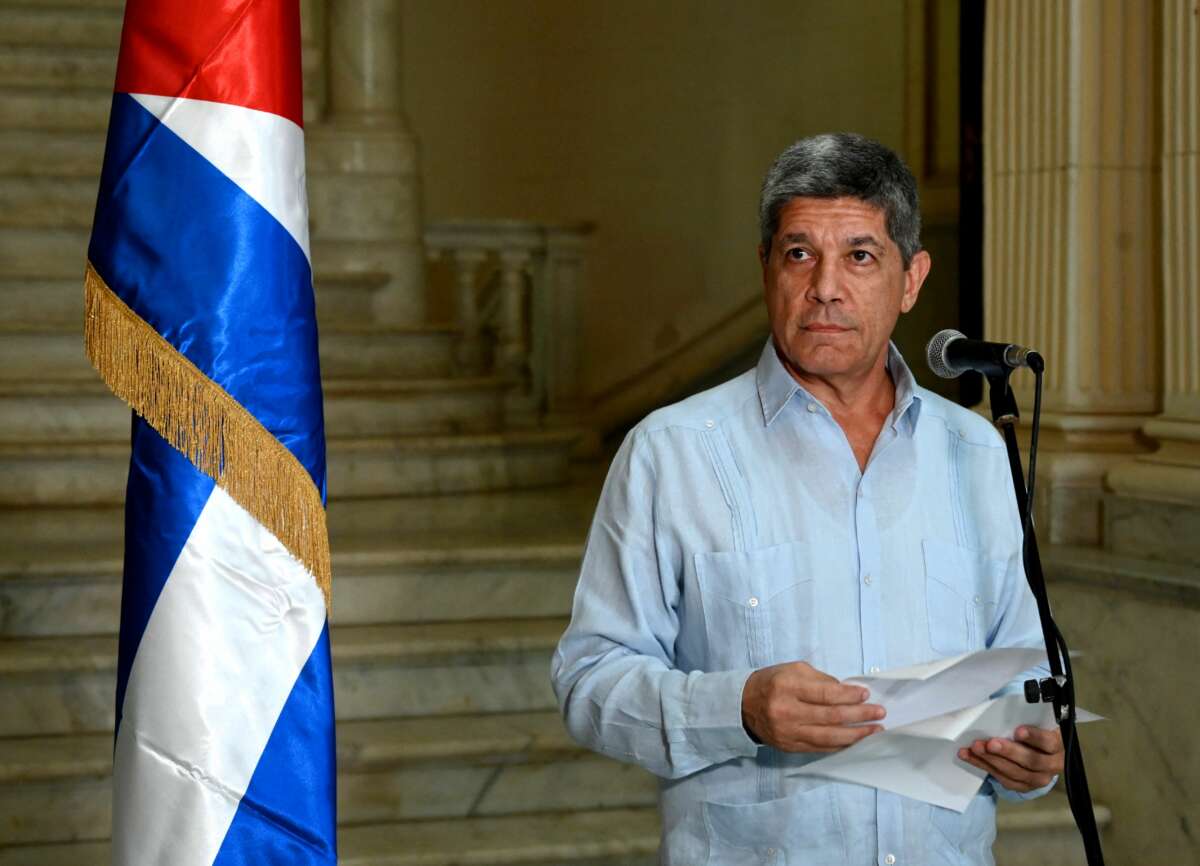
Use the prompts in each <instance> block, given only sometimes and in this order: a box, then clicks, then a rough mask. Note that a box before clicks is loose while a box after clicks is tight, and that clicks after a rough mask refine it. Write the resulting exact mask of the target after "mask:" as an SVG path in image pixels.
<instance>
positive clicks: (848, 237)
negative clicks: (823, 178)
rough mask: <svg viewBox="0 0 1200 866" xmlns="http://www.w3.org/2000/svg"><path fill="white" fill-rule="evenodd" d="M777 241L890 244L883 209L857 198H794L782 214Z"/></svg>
mask: <svg viewBox="0 0 1200 866" xmlns="http://www.w3.org/2000/svg"><path fill="white" fill-rule="evenodd" d="M775 234H776V237H777V238H779V239H781V240H785V241H786V240H788V239H793V240H809V241H815V240H817V239H818V238H821V239H832V240H836V241H838V242H841V243H850V244H853V245H857V244H860V243H865V242H868V241H875V242H876V243H877V244H878V245H879V246H882V247H886V246H888V244H889V241H891V236H890V235H889V234H888V230H887V215H886V214H885V213H884V211H883V208H881V207H878V206H877V205H873V204H870V203H869V202H865V201H863V200H862V199H857V198H849V197H846V198H810V197H807V196H801V197H797V198H793V199H791V200H790V201H788V203H787V204H785V205H784V206H783V208H782V209H781V210H780V212H779V225H778V228H777V229H776V232H775Z"/></svg>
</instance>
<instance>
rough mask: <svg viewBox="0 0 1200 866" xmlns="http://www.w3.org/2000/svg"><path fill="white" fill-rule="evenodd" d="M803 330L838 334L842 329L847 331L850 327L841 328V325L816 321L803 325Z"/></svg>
mask: <svg viewBox="0 0 1200 866" xmlns="http://www.w3.org/2000/svg"><path fill="white" fill-rule="evenodd" d="M804 330H806V331H812V332H813V333H815V334H840V333H842V332H844V331H849V330H850V329H849V328H843V327H842V326H841V325H826V324H821V323H819V322H818V323H814V324H811V325H805V326H804Z"/></svg>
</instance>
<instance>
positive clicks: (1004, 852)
mask: <svg viewBox="0 0 1200 866" xmlns="http://www.w3.org/2000/svg"><path fill="white" fill-rule="evenodd" d="M1064 800H1065V798H1063V797H1061V796H1057V795H1053V794H1052V795H1050V796H1048V797H1045V798H1043V799H1042V800H1038V801H1034V802H1032V803H1022V804H1009V803H1003V804H1001V806H1000V809H999V814H998V816H997V821H996V824H997V838H996V843H995V845H994V847H993V853H994V855H995V859H996V864H997V866H1028V864H1038V866H1084V864H1085V863H1086V862H1087V861H1086V858H1085V857H1084V856H1083V849H1082V846H1081V845H1080V844H1079V841H1078V834H1077V831H1076V830H1075V826H1074V824H1073V822H1072V821H1071V818H1070V814H1069V811H1067V810H1066V806H1065V802H1064ZM1096 813H1097V815H1096V817H1097V820H1098V822H1099V823H1100V824H1101V827H1102V828H1104V827H1107V826H1109V825H1110V824H1111V822H1112V815H1111V812H1110V811H1109V810H1108V809H1107V808H1106V807H1104V806H1102V805H1098V806H1097V807H1096ZM658 834H659V818H658V813H657V810H655V809H652V808H644V809H611V810H596V811H588V812H568V813H565V814H563V813H550V814H542V815H519V816H505V817H497V818H491V817H489V818H478V817H472V818H466V819H457V820H437V821H409V822H403V823H393V824H369V825H363V826H359V827H343V828H341V829H340V830H339V832H338V848H339V854H340V857H339V860H340V862H341V863H342V864H343V866H463V864H473V866H501V864H506V866H516V864H532V863H542V864H560V866H565V864H574V866H584V864H585V863H586V864H588V866H600V864H604V866H650V864H653V863H656V862H657V850H658ZM109 857H110V853H109V849H108V845H107V844H106V843H103V842H90V843H89V842H85V843H74V844H65V845H46V846H13V847H9V848H3V847H0V866H102V864H107V863H108V862H109Z"/></svg>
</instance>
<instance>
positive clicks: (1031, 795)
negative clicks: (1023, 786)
mask: <svg viewBox="0 0 1200 866" xmlns="http://www.w3.org/2000/svg"><path fill="white" fill-rule="evenodd" d="M987 782H988V784H989V785H991V786H992V790H993V791H995V792H996V796H997V797H999V798H1000V799H1001V800H1010V801H1012V802H1021V801H1022V800H1036V799H1037V798H1038V797H1043V796H1045V795H1046V794H1048V793H1050V789H1051V788H1053V787H1054V785H1055V784H1056V783H1057V782H1058V776H1055V777H1054V778H1053V779H1051V780H1050V784H1048V785H1045V786H1043V787H1041V788H1034V789H1033V790H1032V791H1024V792H1022V791H1010V790H1009V789H1008V788H1006V787H1004V786H1003V785H1001V784H1000V782H999V781H998V780H997V779H995V778H994V777H993V776H991V775H990V774H989V775H988V777H987Z"/></svg>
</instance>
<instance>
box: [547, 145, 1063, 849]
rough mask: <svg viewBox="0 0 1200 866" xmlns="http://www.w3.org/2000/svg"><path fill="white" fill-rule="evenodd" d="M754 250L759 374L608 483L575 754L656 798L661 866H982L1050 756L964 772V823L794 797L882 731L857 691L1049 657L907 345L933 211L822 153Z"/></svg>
mask: <svg viewBox="0 0 1200 866" xmlns="http://www.w3.org/2000/svg"><path fill="white" fill-rule="evenodd" d="M760 226H761V234H762V241H761V246H760V248H759V258H760V260H761V263H762V275H763V287H764V289H765V294H766V302H767V310H768V313H769V316H770V321H771V334H772V338H771V340H770V341H769V342H768V343H767V345H766V347H765V348H764V349H763V353H762V356H761V358H760V360H759V363H758V366H757V368H756V369H754V370H751V371H748V372H747V373H745V374H744V375H742V376H739V377H738V378H736V379H734V380H732V381H730V382H727V383H725V384H724V385H721V386H719V387H717V388H714V389H712V390H710V391H707V392H705V393H702V394H698V395H696V396H694V397H692V398H690V399H687V400H684V401H683V402H681V403H678V404H676V405H674V406H670V407H667V408H665V409H661V410H659V411H657V412H654V413H653V414H651V415H650V416H649V417H648V418H646V419H645V420H644V421H643V422H642V423H641V424H639V425H638V426H637V427H636V428H634V430H633V431H632V432H631V433H630V434H629V436H628V437H627V438H626V440H625V442H624V444H623V445H622V446H621V449H620V451H619V452H618V453H617V456H616V458H615V459H614V461H613V465H612V468H611V470H610V472H609V476H608V480H607V482H606V483H605V486H604V491H603V493H602V494H601V498H600V503H599V505H598V507H597V509H596V516H595V520H594V523H593V526H592V530H591V533H590V535H589V538H588V543H587V550H586V553H585V556H584V560H583V570H582V574H581V576H580V581H579V587H578V590H577V593H576V597H575V607H574V613H573V617H572V621H571V625H570V626H569V628H568V629H567V631H566V633H565V634H564V635H563V638H562V641H561V642H560V644H559V647H558V651H557V652H556V654H555V657H554V663H553V680H554V687H555V690H556V693H557V695H558V699H559V703H560V705H561V706H562V709H563V713H564V716H565V718H566V723H567V727H568V729H569V730H570V732H571V734H572V736H574V737H575V738H576V739H577V740H578V741H579V742H581V743H583V744H585V745H586V746H588V747H590V748H592V749H595V750H596V751H599V752H601V753H603V754H606V755H610V756H612V757H614V758H617V759H619V760H624V761H632V762H635V763H637V764H640V765H641V766H643V767H645V768H647V769H649V770H650V771H652V772H654V773H656V774H657V775H659V776H661V777H662V778H663V780H664V781H663V783H662V791H661V809H662V817H663V847H662V860H663V862H664V863H667V864H680V866H701V864H706V863H707V864H714V866H716V864H721V866H731V864H743V863H747V864H748V863H771V864H784V863H786V864H789V866H794V864H797V863H800V864H810V863H811V864H817V866H832V864H839V866H840V864H847V866H849V864H866V863H871V862H874V863H878V864H881V866H894V864H901V866H906V864H914V866H917V864H920V866H929V864H940V863H954V864H960V863H972V864H983V863H991V862H992V856H991V843H992V840H993V838H994V836H995V817H994V816H995V799H996V797H997V796H1001V797H1006V798H1024V797H1028V796H1036V795H1037V794H1040V793H1042V792H1044V790H1046V789H1047V788H1048V786H1049V785H1050V784H1051V783H1052V781H1053V777H1054V775H1055V774H1056V773H1058V772H1059V771H1060V770H1061V768H1062V745H1061V741H1060V740H1059V737H1058V734H1057V732H1056V731H1041V730H1037V729H1028V730H1027V729H1021V730H1018V731H1016V732H1014V738H1013V739H1012V740H1006V739H994V740H991V741H988V742H986V743H984V742H977V743H975V744H973V746H972V748H971V749H969V750H963V751H961V752H960V753H959V755H958V758H959V760H964V761H966V762H968V763H970V764H972V765H974V766H976V767H980V768H982V769H984V770H986V771H987V772H988V773H989V774H990V777H989V780H988V782H987V783H986V784H985V785H984V787H983V789H982V791H981V793H980V795H979V796H978V797H976V798H975V801H974V802H973V803H972V805H971V806H970V807H969V808H968V809H967V811H966V812H965V813H964V814H958V813H956V812H952V811H949V810H946V809H941V808H938V807H934V806H930V805H927V804H925V803H921V802H917V801H915V800H910V799H908V798H906V797H902V796H899V795H896V794H890V793H888V792H885V791H878V790H875V789H872V788H866V787H861V786H856V785H848V784H841V783H834V782H828V781H825V780H822V779H819V778H814V777H808V776H803V777H795V776H794V775H793V774H791V773H790V772H789V771H790V770H792V769H794V768H796V767H799V766H802V765H803V764H805V763H808V762H809V761H812V760H815V759H816V758H818V757H820V755H821V754H822V753H826V752H830V751H834V750H837V749H841V748H845V747H846V746H849V745H851V744H853V743H855V742H857V741H859V740H861V739H862V738H864V737H868V736H871V735H872V734H873V733H875V732H877V731H878V730H879V724H878V723H879V722H881V721H882V717H883V710H882V708H881V707H879V706H876V705H873V704H869V703H867V702H866V697H867V695H866V693H865V691H864V690H863V689H860V688H858V687H855V686H850V685H845V684H843V683H841V682H840V680H842V679H845V678H847V677H850V676H855V675H862V674H867V673H873V672H877V671H879V670H883V669H887V668H895V667H901V666H904V665H910V664H915V663H919V662H925V661H929V660H930V659H933V658H936V657H940V656H947V655H951V654H956V653H961V652H966V651H968V650H975V649H982V648H984V647H989V646H1012V645H1025V646H1039V645H1040V641H1041V633H1040V630H1039V625H1038V619H1037V613H1036V609H1035V606H1034V602H1033V597H1032V595H1031V594H1030V592H1029V589H1028V587H1027V585H1026V582H1025V576H1024V571H1023V568H1022V565H1021V557H1020V547H1021V538H1020V535H1021V530H1020V523H1019V521H1018V519H1017V514H1016V510H1015V506H1014V504H1013V498H1012V493H1011V482H1010V480H1009V475H1008V465H1007V462H1006V459H1005V452H1004V449H1003V445H1002V443H1001V440H1000V438H999V436H998V435H997V433H996V432H995V431H994V430H993V429H992V428H991V426H990V425H989V424H988V423H987V422H986V421H984V420H983V419H981V418H979V417H978V416H976V415H974V414H972V413H971V412H969V411H967V410H965V409H962V408H960V407H958V406H956V405H954V404H952V403H950V402H948V401H946V400H943V399H942V398H940V397H938V396H936V395H935V394H932V393H931V392H929V391H926V390H924V389H922V388H920V387H918V386H917V384H916V382H915V381H914V379H913V376H912V374H911V372H910V371H909V369H908V367H907V366H906V365H905V363H904V360H903V359H902V358H901V356H900V354H899V352H898V351H897V350H896V349H895V347H894V346H893V345H891V343H890V342H889V338H890V335H891V333H892V330H893V328H894V327H895V324H896V320H897V318H898V316H899V314H900V313H902V312H907V311H908V310H909V309H911V308H912V306H913V304H914V303H916V300H917V295H918V294H919V292H920V290H921V284H922V283H923V282H924V280H925V276H926V274H928V272H929V267H930V258H929V255H928V253H926V252H925V251H923V250H921V249H920V242H919V234H920V216H919V212H918V206H917V193H916V184H915V182H914V180H913V177H912V174H911V173H910V172H909V171H908V169H907V168H906V167H905V166H904V164H903V163H902V162H901V161H900V159H899V158H898V157H897V156H896V155H895V154H894V153H892V152H891V151H890V150H888V149H887V148H885V147H883V146H882V145H880V144H877V143H875V142H872V141H869V140H867V139H864V138H862V137H861V136H856V135H847V134H839V135H822V136H817V137H815V138H810V139H805V140H802V141H799V142H797V143H796V144H794V145H792V146H791V147H790V148H788V149H787V150H786V151H784V153H783V154H782V155H781V156H780V157H779V158H778V160H777V161H776V162H775V164H774V165H773V166H772V167H771V169H770V171H769V172H768V173H767V177H766V180H765V182H764V184H763V190H762V199H761V202H760ZM1011 688H1019V682H1015V683H1014V684H1012V685H1011V686H1010V689H1011Z"/></svg>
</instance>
